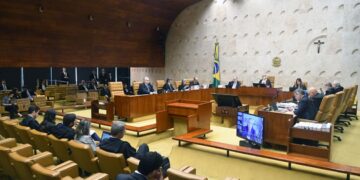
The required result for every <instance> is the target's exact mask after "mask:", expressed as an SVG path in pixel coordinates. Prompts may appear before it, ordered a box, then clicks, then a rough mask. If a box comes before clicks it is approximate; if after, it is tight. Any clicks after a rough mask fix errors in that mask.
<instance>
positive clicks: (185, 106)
mask: <svg viewBox="0 0 360 180" xmlns="http://www.w3.org/2000/svg"><path fill="white" fill-rule="evenodd" d="M168 106H170V107H182V108H189V109H197V108H198V107H199V105H197V104H189V103H181V102H176V103H170V104H168Z"/></svg>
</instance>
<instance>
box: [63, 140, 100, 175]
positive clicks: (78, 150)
mask: <svg viewBox="0 0 360 180" xmlns="http://www.w3.org/2000/svg"><path fill="white" fill-rule="evenodd" d="M69 148H70V150H71V154H70V157H71V159H72V160H74V161H75V162H76V163H77V164H78V165H79V167H80V168H81V169H82V170H84V171H86V172H89V173H97V172H100V168H99V164H98V158H97V157H95V155H94V153H93V152H92V150H91V148H90V146H89V145H86V144H82V143H78V142H75V141H73V140H71V141H69Z"/></svg>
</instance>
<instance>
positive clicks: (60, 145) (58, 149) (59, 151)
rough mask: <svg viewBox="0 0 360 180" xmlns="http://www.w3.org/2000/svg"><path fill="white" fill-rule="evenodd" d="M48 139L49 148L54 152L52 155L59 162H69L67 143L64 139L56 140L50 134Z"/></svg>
mask: <svg viewBox="0 0 360 180" xmlns="http://www.w3.org/2000/svg"><path fill="white" fill-rule="evenodd" d="M48 138H49V141H50V144H51V147H52V149H53V151H54V155H55V156H56V157H58V158H59V159H60V160H61V161H64V162H65V161H68V160H71V157H70V149H69V143H68V140H67V139H65V138H63V139H58V138H56V137H55V136H54V135H52V134H51V135H49V136H48Z"/></svg>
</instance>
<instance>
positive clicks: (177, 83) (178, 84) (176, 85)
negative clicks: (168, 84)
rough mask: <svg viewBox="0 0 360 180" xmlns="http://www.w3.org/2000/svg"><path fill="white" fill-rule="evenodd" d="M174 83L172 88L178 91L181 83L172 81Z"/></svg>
mask: <svg viewBox="0 0 360 180" xmlns="http://www.w3.org/2000/svg"><path fill="white" fill-rule="evenodd" d="M174 83H175V86H174V88H175V89H178V88H179V86H180V85H181V81H174Z"/></svg>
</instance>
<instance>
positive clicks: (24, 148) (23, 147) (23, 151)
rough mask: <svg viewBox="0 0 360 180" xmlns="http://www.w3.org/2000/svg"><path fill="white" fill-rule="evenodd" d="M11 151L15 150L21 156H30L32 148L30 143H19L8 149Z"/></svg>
mask: <svg viewBox="0 0 360 180" xmlns="http://www.w3.org/2000/svg"><path fill="white" fill-rule="evenodd" d="M10 151H11V152H17V153H18V154H20V155H21V156H24V157H30V156H32V155H33V148H32V146H31V145H30V144H19V145H18V146H16V147H13V148H11V149H10Z"/></svg>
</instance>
